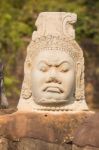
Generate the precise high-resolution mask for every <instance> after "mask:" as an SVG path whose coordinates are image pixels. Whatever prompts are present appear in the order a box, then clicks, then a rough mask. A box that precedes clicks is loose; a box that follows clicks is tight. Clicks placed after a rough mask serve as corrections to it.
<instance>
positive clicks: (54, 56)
mask: <svg viewBox="0 0 99 150" xmlns="http://www.w3.org/2000/svg"><path fill="white" fill-rule="evenodd" d="M74 87H75V63H74V61H73V59H72V58H71V57H70V56H69V55H68V54H67V53H66V52H65V51H58V50H53V52H52V50H43V51H41V52H39V54H38V55H37V56H36V57H35V59H34V63H33V67H32V94H33V97H34V101H35V103H38V104H41V105H44V104H52V105H53V104H62V103H66V102H68V103H69V101H70V98H71V97H72V95H73V93H74Z"/></svg>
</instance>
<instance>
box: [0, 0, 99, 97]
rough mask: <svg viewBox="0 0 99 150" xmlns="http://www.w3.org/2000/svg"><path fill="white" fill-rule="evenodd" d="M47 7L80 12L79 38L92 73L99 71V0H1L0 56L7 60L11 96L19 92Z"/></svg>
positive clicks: (78, 23) (77, 31)
mask: <svg viewBox="0 0 99 150" xmlns="http://www.w3.org/2000/svg"><path fill="white" fill-rule="evenodd" d="M43 11H65V12H67V11H69V12H75V13H77V15H78V22H77V24H76V39H77V41H78V42H79V43H80V45H81V46H82V47H83V48H84V49H85V50H84V55H85V58H86V65H87V67H88V69H89V70H88V75H89V76H93V74H94V73H96V74H97V75H99V66H98V57H99V42H98V41H99V1H98V0H75V1H74V0H52V1H51V0H0V58H1V59H2V60H3V61H4V64H5V85H6V91H7V95H8V97H14V98H15V97H16V98H17V96H19V93H20V89H21V82H22V78H23V62H24V58H25V55H26V47H27V45H28V43H29V41H30V39H31V35H32V32H33V30H35V25H34V24H35V21H36V18H37V16H38V14H39V13H40V12H43ZM91 65H93V67H92V68H91ZM93 68H94V69H93ZM86 72H87V71H86ZM89 76H88V77H89ZM89 78H90V77H89Z"/></svg>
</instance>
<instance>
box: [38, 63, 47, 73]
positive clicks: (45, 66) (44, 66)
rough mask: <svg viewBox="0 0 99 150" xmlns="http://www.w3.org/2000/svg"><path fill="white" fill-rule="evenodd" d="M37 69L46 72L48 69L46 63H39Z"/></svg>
mask: <svg viewBox="0 0 99 150" xmlns="http://www.w3.org/2000/svg"><path fill="white" fill-rule="evenodd" d="M39 70H40V71H42V72H46V71H47V70H48V65H46V64H39Z"/></svg>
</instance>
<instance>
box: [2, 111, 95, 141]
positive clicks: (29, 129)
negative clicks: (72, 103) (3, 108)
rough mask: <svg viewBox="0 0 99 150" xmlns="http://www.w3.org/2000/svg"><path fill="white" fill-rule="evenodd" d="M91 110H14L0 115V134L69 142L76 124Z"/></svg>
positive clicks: (14, 137)
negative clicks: (25, 111)
mask: <svg viewBox="0 0 99 150" xmlns="http://www.w3.org/2000/svg"><path fill="white" fill-rule="evenodd" d="M92 115H93V113H91V112H62V113H61V112H60V113H59V112H58V113H54V112H53V113H48V112H41V113H40V112H38V113H37V112H33V113H22V112H16V113H13V114H9V115H4V116H0V136H3V137H6V138H8V139H12V140H18V139H20V138H24V137H26V138H34V139H40V140H43V141H46V142H52V143H58V144H63V143H69V142H71V141H72V140H73V134H74V132H75V130H76V129H77V127H78V126H80V125H82V124H83V123H84V121H85V120H86V118H88V117H90V116H92Z"/></svg>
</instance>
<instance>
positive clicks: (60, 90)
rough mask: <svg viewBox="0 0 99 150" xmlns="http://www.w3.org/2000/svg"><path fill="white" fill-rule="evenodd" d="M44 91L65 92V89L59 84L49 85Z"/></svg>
mask: <svg viewBox="0 0 99 150" xmlns="http://www.w3.org/2000/svg"><path fill="white" fill-rule="evenodd" d="M43 91H44V92H51V93H58V94H61V93H63V89H62V88H60V87H58V86H47V87H45V88H44V89H43Z"/></svg>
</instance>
